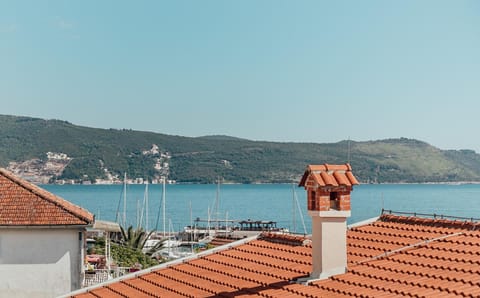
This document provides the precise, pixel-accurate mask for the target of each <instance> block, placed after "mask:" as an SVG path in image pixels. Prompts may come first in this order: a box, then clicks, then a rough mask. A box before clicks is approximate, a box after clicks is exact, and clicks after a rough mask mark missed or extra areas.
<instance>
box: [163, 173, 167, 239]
mask: <svg viewBox="0 0 480 298" xmlns="http://www.w3.org/2000/svg"><path fill="white" fill-rule="evenodd" d="M165 180H166V177H165V176H164V177H163V183H162V185H163V188H162V213H163V238H165Z"/></svg>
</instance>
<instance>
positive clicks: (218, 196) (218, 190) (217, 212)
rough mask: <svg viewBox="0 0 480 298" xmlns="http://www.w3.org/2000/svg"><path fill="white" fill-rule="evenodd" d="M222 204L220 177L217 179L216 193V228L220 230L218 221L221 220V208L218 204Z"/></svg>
mask: <svg viewBox="0 0 480 298" xmlns="http://www.w3.org/2000/svg"><path fill="white" fill-rule="evenodd" d="M219 204H220V177H218V181H217V193H216V196H215V212H214V214H215V217H216V218H215V220H216V221H217V224H216V227H215V229H216V230H217V231H218V224H219V223H218V221H219V220H220V210H219V207H218V205H219Z"/></svg>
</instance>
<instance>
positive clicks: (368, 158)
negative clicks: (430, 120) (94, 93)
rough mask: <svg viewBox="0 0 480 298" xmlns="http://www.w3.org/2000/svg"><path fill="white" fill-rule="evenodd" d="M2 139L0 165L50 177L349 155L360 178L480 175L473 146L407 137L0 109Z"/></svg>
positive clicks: (246, 167) (244, 172) (266, 168)
mask: <svg viewBox="0 0 480 298" xmlns="http://www.w3.org/2000/svg"><path fill="white" fill-rule="evenodd" d="M0 140H1V143H0V165H1V166H2V167H9V168H10V169H12V170H14V171H16V172H17V173H18V174H24V176H26V177H28V173H26V172H28V170H29V169H31V168H38V167H41V168H42V173H44V175H45V177H47V178H48V180H49V182H55V181H56V180H75V181H76V182H79V181H91V182H93V183H95V182H97V181H103V182H105V181H106V182H108V181H112V179H121V178H122V177H123V173H124V172H126V173H127V175H128V176H129V177H140V178H146V179H149V180H155V179H158V178H159V177H161V176H164V175H168V179H171V180H176V181H177V182H185V183H212V182H214V181H215V180H216V179H218V177H223V179H224V181H226V182H232V183H275V182H298V181H299V178H300V176H301V175H302V173H303V171H304V169H305V166H306V165H308V164H323V163H345V162H347V161H348V160H349V161H350V164H351V165H352V168H353V170H354V173H355V175H356V176H357V177H358V179H359V180H360V181H361V182H363V183H403V182H405V183H409V182H458V181H480V155H479V154H477V153H475V152H474V151H472V150H440V149H438V148H436V147H434V146H431V145H429V144H427V143H425V142H422V141H418V140H413V139H405V138H398V139H387V140H378V141H368V142H355V141H341V142H338V143H324V144H318V143H281V142H266V141H251V140H246V139H240V138H235V137H230V136H221V135H217V136H205V137H196V138H191V137H182V136H172V135H166V134H161V133H153V132H144V131H133V130H129V129H122V130H118V129H98V128H90V127H83V126H77V125H74V124H71V123H69V122H66V121H61V120H44V119H38V118H30V117H18V116H8V115H0ZM48 152H50V153H48ZM47 153H48V155H47ZM56 162H58V163H56ZM112 177H113V178H112ZM97 179H100V180H97Z"/></svg>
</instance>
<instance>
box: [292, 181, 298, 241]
mask: <svg viewBox="0 0 480 298" xmlns="http://www.w3.org/2000/svg"><path fill="white" fill-rule="evenodd" d="M292 205H293V206H292V220H293V225H292V227H293V232H294V233H296V232H297V219H296V218H295V215H296V213H297V212H296V211H295V209H296V208H297V206H296V204H295V184H293V183H292Z"/></svg>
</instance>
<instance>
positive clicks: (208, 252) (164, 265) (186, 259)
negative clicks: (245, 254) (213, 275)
mask: <svg viewBox="0 0 480 298" xmlns="http://www.w3.org/2000/svg"><path fill="white" fill-rule="evenodd" d="M259 236H260V235H255V236H252V237H248V238H243V239H241V240H238V241H235V242H232V243H229V244H225V245H221V246H218V247H214V248H212V249H209V250H206V251H202V252H200V253H197V254H194V255H192V256H187V257H184V258H180V259H177V260H173V261H170V262H166V263H162V264H159V265H157V266H153V267H150V268H147V269H144V270H140V271H137V272H134V273H131V274H126V275H123V276H120V277H117V278H114V279H111V280H109V281H106V282H103V283H99V284H96V285H93V286H90V287H86V288H82V289H79V290H76V291H74V292H70V293H68V294H66V295H63V296H59V297H57V298H67V297H72V296H76V295H80V294H85V293H88V292H90V291H92V290H95V289H98V288H102V287H105V286H108V285H109V284H113V283H116V282H119V281H122V280H126V279H130V278H135V277H138V276H141V275H144V274H148V273H152V272H153V271H157V270H161V269H165V268H168V267H171V266H175V265H179V264H182V263H185V262H189V261H192V260H196V259H199V258H201V257H205V256H208V255H211V254H215V253H217V252H220V251H224V250H227V249H230V248H233V247H236V246H240V245H243V244H246V243H248V242H250V241H253V240H256V239H258V237H259Z"/></svg>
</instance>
